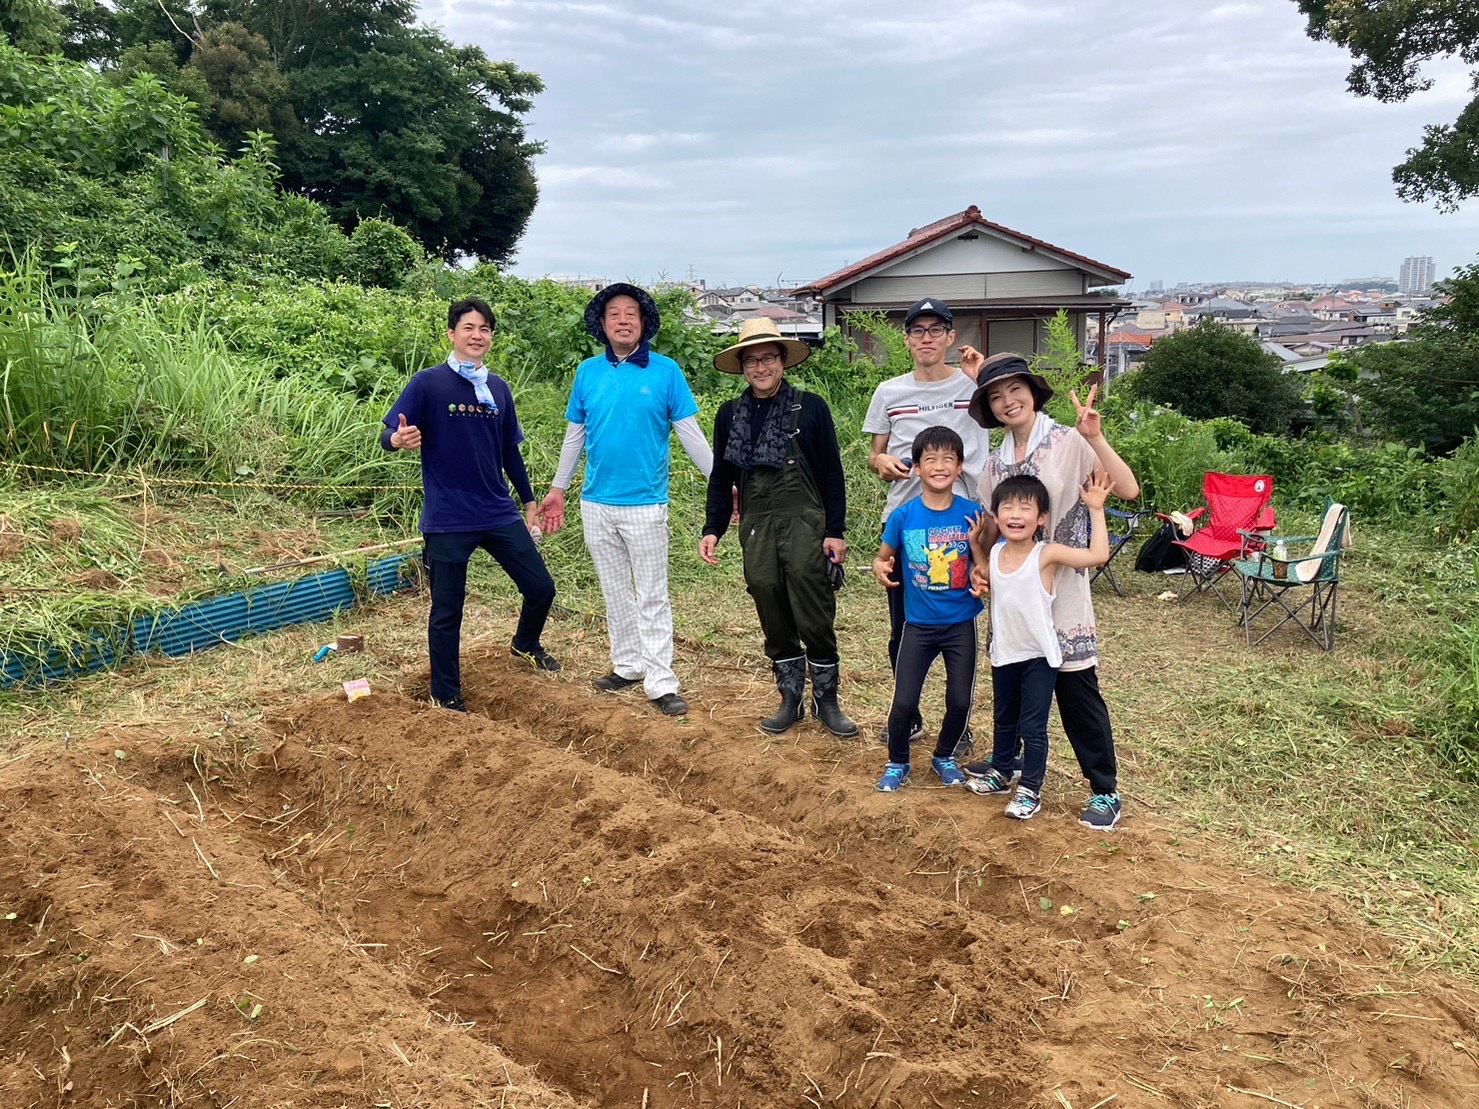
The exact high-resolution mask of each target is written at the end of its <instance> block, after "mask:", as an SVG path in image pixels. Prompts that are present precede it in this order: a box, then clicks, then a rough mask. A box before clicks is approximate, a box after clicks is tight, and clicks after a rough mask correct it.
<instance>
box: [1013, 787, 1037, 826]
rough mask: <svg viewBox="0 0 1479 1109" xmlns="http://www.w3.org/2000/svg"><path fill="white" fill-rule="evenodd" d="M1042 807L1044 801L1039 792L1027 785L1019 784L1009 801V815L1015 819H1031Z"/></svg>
mask: <svg viewBox="0 0 1479 1109" xmlns="http://www.w3.org/2000/svg"><path fill="white" fill-rule="evenodd" d="M1040 808H1042V801H1041V800H1040V799H1039V798H1038V796H1037V794H1035V793H1033V792H1032V790H1030V789H1028V788H1027V787H1026V786H1018V787H1017V792H1016V793H1015V794H1014V795H1013V797H1012V799H1011V800H1010V801H1008V802H1007V815H1008V816H1010V817H1011V818H1012V819H1013V820H1031V819H1032V818H1033V817H1034V816H1036V815H1037V810H1038V809H1040Z"/></svg>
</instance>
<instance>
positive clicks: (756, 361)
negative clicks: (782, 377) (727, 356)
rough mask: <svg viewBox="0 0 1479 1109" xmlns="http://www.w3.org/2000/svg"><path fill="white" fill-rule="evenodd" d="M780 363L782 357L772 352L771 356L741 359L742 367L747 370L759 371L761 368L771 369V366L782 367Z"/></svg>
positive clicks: (757, 355)
mask: <svg viewBox="0 0 1479 1109" xmlns="http://www.w3.org/2000/svg"><path fill="white" fill-rule="evenodd" d="M780 362H781V356H780V355H779V354H777V353H776V352H775V351H771V352H770V353H769V354H752V355H750V356H749V357H747V358H741V359H740V366H741V367H742V368H744V369H746V370H758V369H759V368H760V367H761V366H764V367H765V368H766V369H769V368H770V367H771V366H778V365H780Z"/></svg>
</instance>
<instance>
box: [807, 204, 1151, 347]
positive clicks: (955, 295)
mask: <svg viewBox="0 0 1479 1109" xmlns="http://www.w3.org/2000/svg"><path fill="white" fill-rule="evenodd" d="M1130 276H1131V275H1130V274H1129V273H1127V272H1125V271H1124V270H1121V269H1117V268H1115V267H1114V266H1110V265H1106V264H1105V263H1103V262H1096V261H1095V260H1094V259H1092V258H1088V257H1085V256H1084V255H1082V254H1078V253H1076V252H1074V251H1071V250H1067V249H1065V248H1063V247H1060V246H1054V245H1053V244H1052V243H1049V242H1044V241H1043V240H1042V239H1036V238H1033V237H1032V236H1031V235H1026V234H1024V233H1022V232H1021V231H1014V230H1012V229H1011V228H1009V227H1003V226H1002V225H1001V224H999V223H993V222H991V221H990V220H988V219H986V218H985V217H984V216H983V215H982V214H981V210H980V209H979V208H977V207H976V206H975V205H974V204H973V205H971V206H970V207H969V208H967V209H966V210H965V211H963V212H956V213H955V214H954V215H950V216H946V217H945V218H944V219H940V220H936V221H935V222H934V223H930V224H926V225H925V226H923V227H918V228H915V229H914V230H913V231H911V232H910V233H909V235H908V236H907V237H906V238H904V239H903V240H901V241H900V242H897V243H894V244H893V245H892V246H888V247H885V248H884V249H882V250H880V251H877V252H875V253H873V254H870V255H868V256H867V257H866V258H863V259H861V260H860V261H857V262H853V263H851V264H850V265H847V266H844V267H843V268H842V269H840V270H837V271H836V272H834V273H829V274H827V276H825V277H821V278H818V279H817V280H815V281H812V282H809V283H808V284H806V285H803V286H801V287H800V288H799V289H798V290H796V291H797V292H798V293H809V294H811V295H814V296H816V297H817V298H818V299H819V300H820V301H821V305H822V323H823V326H826V327H831V326H833V325H834V324H836V325H839V326H841V327H843V328H844V330H846V329H847V316H848V313H850V312H856V311H880V312H883V313H885V314H886V315H887V316H888V317H889V318H890V319H891V320H893V321H894V322H895V323H898V324H900V325H902V323H903V320H904V310H905V309H907V308H908V307H909V305H911V304H913V303H914V302H915V301H918V300H920V299H922V298H924V297H928V296H934V297H939V298H941V299H942V300H944V301H945V302H946V303H948V304H949V305H950V309H951V311H952V312H953V313H954V314H955V331H956V349H957V350H958V348H959V347H960V346H961V345H969V346H973V347H975V348H977V349H978V350H981V351H984V352H986V353H987V354H996V353H998V352H1000V351H1006V350H1011V351H1018V352H1020V353H1023V354H1032V353H1035V352H1037V351H1041V350H1043V349H1044V348H1045V346H1046V342H1047V339H1046V333H1045V329H1046V324H1047V321H1048V320H1049V319H1051V318H1052V317H1053V315H1054V314H1056V313H1057V312H1058V311H1059V309H1062V310H1064V311H1066V312H1067V313H1068V316H1069V319H1070V320H1072V322H1073V325H1074V331H1075V333H1076V334H1077V336H1078V341H1079V347H1080V348H1082V347H1083V346H1084V339H1085V335H1086V331H1087V330H1088V329H1089V328H1090V327H1092V328H1093V329H1094V332H1095V334H1096V335H1097V336H1098V337H1099V339H1100V340H1101V342H1100V343H1099V349H1101V350H1102V349H1104V343H1103V342H1102V339H1103V336H1104V334H1105V332H1106V330H1107V325H1108V322H1109V320H1110V319H1112V318H1113V317H1114V315H1115V314H1116V313H1118V312H1120V311H1123V310H1124V309H1127V308H1129V307H1130V302H1129V301H1127V300H1122V299H1120V298H1118V297H1113V296H1105V295H1103V294H1100V293H1096V292H1095V291H1094V290H1095V289H1103V288H1108V287H1112V286H1117V285H1122V284H1124V283H1125V282H1127V281H1129V279H1130ZM951 357H952V358H953V357H955V352H954V351H952V354H951Z"/></svg>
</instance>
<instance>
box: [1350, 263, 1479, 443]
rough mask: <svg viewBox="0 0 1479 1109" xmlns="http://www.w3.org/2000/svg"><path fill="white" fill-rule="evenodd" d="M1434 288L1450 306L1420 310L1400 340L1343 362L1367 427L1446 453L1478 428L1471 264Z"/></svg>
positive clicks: (1477, 279) (1476, 305)
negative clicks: (1352, 371)
mask: <svg viewBox="0 0 1479 1109" xmlns="http://www.w3.org/2000/svg"><path fill="white" fill-rule="evenodd" d="M1438 290H1439V292H1440V293H1442V294H1444V295H1445V296H1448V297H1452V300H1450V301H1449V302H1448V303H1446V304H1442V305H1439V306H1438V307H1436V308H1432V309H1429V310H1428V311H1426V312H1424V313H1423V314H1422V317H1421V318H1420V320H1419V322H1418V323H1417V324H1416V325H1415V326H1414V327H1413V328H1412V329H1411V330H1409V331H1408V333H1407V339H1406V341H1405V342H1395V343H1382V344H1380V345H1379V346H1371V347H1363V348H1361V349H1360V350H1358V351H1355V352H1353V353H1352V354H1351V355H1350V356H1349V357H1348V361H1349V362H1351V363H1352V364H1353V365H1354V366H1355V368H1356V370H1357V372H1358V374H1359V379H1358V381H1357V382H1356V384H1355V390H1356V393H1357V395H1358V397H1359V402H1360V409H1361V416H1362V419H1363V420H1364V421H1365V422H1366V423H1367V424H1368V425H1369V426H1371V427H1374V428H1377V429H1378V430H1380V431H1382V432H1384V433H1386V434H1388V435H1390V436H1392V437H1393V438H1395V439H1400V440H1401V441H1403V442H1405V443H1410V444H1412V445H1414V446H1421V447H1425V448H1427V449H1428V450H1430V451H1434V452H1439V453H1447V452H1449V451H1452V450H1453V449H1455V448H1456V447H1457V446H1458V445H1459V444H1460V443H1462V442H1463V441H1464V439H1465V438H1467V437H1469V436H1471V435H1473V434H1474V433H1475V429H1476V428H1479V264H1475V265H1470V266H1466V267H1463V268H1461V269H1459V270H1458V271H1457V272H1456V273H1455V274H1454V276H1453V277H1451V278H1449V279H1448V280H1447V281H1440V282H1439V283H1438Z"/></svg>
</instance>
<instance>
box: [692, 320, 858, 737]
mask: <svg viewBox="0 0 1479 1109" xmlns="http://www.w3.org/2000/svg"><path fill="white" fill-rule="evenodd" d="M810 354H811V349H810V348H809V347H808V346H807V345H806V344H805V343H803V342H801V341H799V340H797V339H784V338H782V337H781V334H780V332H779V331H778V330H777V329H776V325H775V321H774V320H769V319H755V320H747V321H746V322H745V325H744V326H743V327H742V328H741V329H740V335H739V342H737V343H735V344H734V345H733V346H730V347H726V348H725V349H724V350H722V351H720V352H719V353H718V354H716V355H715V356H714V368H715V369H716V370H720V371H722V372H723V373H728V374H741V373H742V374H744V377H745V380H746V381H747V382H749V388H747V389H746V390H745V391H744V392H742V393H741V394H740V395H739V396H738V397H736V398H735V399H734V400H728V401H725V402H724V403H723V404H722V405H720V406H719V411H718V414H717V415H716V416H715V417H714V469H713V473H712V474H710V475H709V495H708V501H707V504H706V510H705V513H704V536H703V539H702V540H700V541H699V545H698V553H699V557H700V558H702V559H703V560H704V561H705V562H707V563H709V564H710V565H714V566H717V565H718V564H719V559H718V556H717V555H716V554H715V550H716V548H717V547H718V545H719V539H720V538H721V537H722V536H723V535H724V531H725V529H726V528H727V527H728V526H729V519H730V515H731V508H732V497H731V492H730V491H731V489H733V488H735V487H738V489H739V515H740V550H741V551H742V552H743V554H744V560H745V584H746V585H747V586H748V587H749V591H750V596H751V597H752V598H754V601H755V611H756V613H757V614H758V615H759V617H760V630H761V632H762V633H763V634H764V636H765V656H766V657H767V658H768V659H770V665H771V669H772V670H773V671H774V673H775V684H776V688H777V689H778V690H779V691H780V695H781V704H780V707H779V708H778V709H777V710H776V711H775V713H774V714H772V715H770V716H767V717H766V718H765V719H764V720H762V721H760V728H761V730H762V731H765V732H768V733H770V734H771V735H779V734H781V733H782V732H784V731H786V729H788V728H790V727H791V725H793V724H795V723H796V722H797V721H798V720H800V719H801V718H802V717H803V716H805V715H806V710H805V709H804V708H803V707H802V704H803V695H804V693H805V691H806V674H807V670H808V668H810V671H811V690H812V696H811V711H812V714H813V715H814V716H815V717H816V718H817V719H818V720H820V721H821V723H822V725H823V726H824V727H825V728H826V729H827V730H828V731H830V732H831V733H832V734H833V735H836V736H840V737H842V738H844V739H850V738H852V737H853V736H855V735H857V734H858V726H857V725H856V724H854V723H853V722H852V721H851V720H849V719H848V718H847V717H846V716H845V715H844V714H843V712H842V709H841V707H840V706H839V705H838V704H837V684H838V654H837V630H836V627H835V621H836V616H837V600H836V596H835V594H834V592H833V589H834V581H836V582H840V580H841V571H842V564H843V562H844V561H846V559H847V540H846V539H844V538H843V532H844V529H845V527H846V523H847V485H846V482H845V481H844V478H843V473H842V456H841V453H840V452H839V450H838V448H837V431H836V428H835V427H834V426H833V423H832V412H831V410H830V409H829V408H828V407H827V402H826V401H824V400H823V399H822V398H821V397H819V396H817V395H816V394H815V393H803V392H801V391H800V390H798V389H797V388H796V387H795V386H793V385H792V384H791V383H790V382H788V381H787V380H786V379H785V372H786V370H788V369H790V368H791V367H792V366H796V365H799V364H800V363H802V362H804V361H805V360H806V359H807V357H809V356H810ZM803 643H805V650H803V649H802V644H803Z"/></svg>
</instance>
